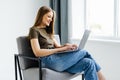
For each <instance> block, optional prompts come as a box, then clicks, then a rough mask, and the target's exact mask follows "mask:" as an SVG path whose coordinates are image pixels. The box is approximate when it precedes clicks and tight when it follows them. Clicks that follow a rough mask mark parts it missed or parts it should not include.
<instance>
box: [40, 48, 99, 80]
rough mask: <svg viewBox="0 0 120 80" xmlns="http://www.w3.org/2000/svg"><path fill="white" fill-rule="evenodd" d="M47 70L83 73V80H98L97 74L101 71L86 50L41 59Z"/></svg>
mask: <svg viewBox="0 0 120 80" xmlns="http://www.w3.org/2000/svg"><path fill="white" fill-rule="evenodd" d="M42 62H43V63H45V66H46V67H47V68H50V69H53V70H56V71H66V72H69V73H80V72H83V71H84V74H85V80H98V75H97V72H98V71H99V70H100V69H101V68H100V66H99V65H98V64H97V63H96V62H95V60H94V59H93V58H92V57H91V55H90V54H89V53H88V52H87V51H86V50H79V51H76V52H66V53H60V54H52V55H49V56H46V57H43V58H42Z"/></svg>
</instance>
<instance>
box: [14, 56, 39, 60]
mask: <svg viewBox="0 0 120 80" xmlns="http://www.w3.org/2000/svg"><path fill="white" fill-rule="evenodd" d="M15 56H16V57H22V58H26V59H30V60H36V61H38V60H41V57H31V56H27V55H23V54H15Z"/></svg>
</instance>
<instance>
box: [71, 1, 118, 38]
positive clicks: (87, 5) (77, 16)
mask: <svg viewBox="0 0 120 80" xmlns="http://www.w3.org/2000/svg"><path fill="white" fill-rule="evenodd" d="M71 1H72V2H71V4H72V11H71V12H72V29H71V31H72V35H71V38H74V39H75V38H79V36H80V34H81V33H82V31H83V30H84V29H85V28H88V29H90V30H91V31H92V33H91V36H93V37H95V38H111V39H113V38H116V37H117V38H118V37H120V24H119V22H120V15H119V14H120V2H118V1H119V0H71ZM118 16H119V17H118Z"/></svg>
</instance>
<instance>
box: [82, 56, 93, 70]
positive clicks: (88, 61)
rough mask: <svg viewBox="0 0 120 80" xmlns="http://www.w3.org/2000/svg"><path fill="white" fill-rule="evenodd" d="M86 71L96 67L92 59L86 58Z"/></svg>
mask: <svg viewBox="0 0 120 80" xmlns="http://www.w3.org/2000/svg"><path fill="white" fill-rule="evenodd" d="M83 60H84V69H86V68H90V67H94V65H95V63H94V61H93V60H92V59H89V58H84V59H83Z"/></svg>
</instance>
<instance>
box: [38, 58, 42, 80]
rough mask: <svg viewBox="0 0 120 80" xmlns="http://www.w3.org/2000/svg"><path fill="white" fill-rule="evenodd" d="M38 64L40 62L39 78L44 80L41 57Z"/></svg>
mask: <svg viewBox="0 0 120 80" xmlns="http://www.w3.org/2000/svg"><path fill="white" fill-rule="evenodd" d="M38 64H39V80H42V64H41V59H39V61H38Z"/></svg>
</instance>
